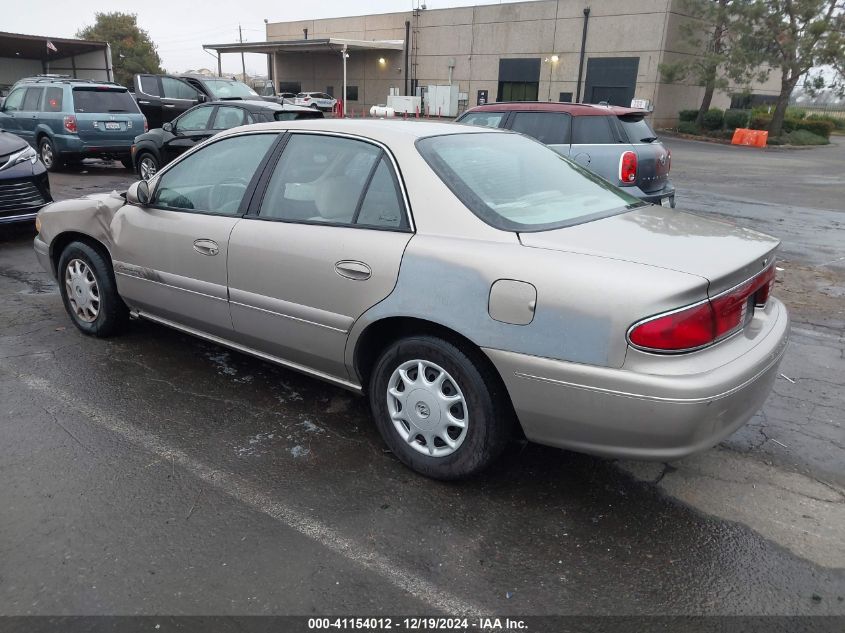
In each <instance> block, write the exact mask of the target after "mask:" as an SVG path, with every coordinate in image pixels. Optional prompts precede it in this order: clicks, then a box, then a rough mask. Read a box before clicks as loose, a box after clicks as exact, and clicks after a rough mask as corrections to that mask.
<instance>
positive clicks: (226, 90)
mask: <svg viewBox="0 0 845 633" xmlns="http://www.w3.org/2000/svg"><path fill="white" fill-rule="evenodd" d="M203 83H204V84H205V85H206V86H208V89H209V90H210V91H211V94H212V95H213V96H214V98H215V99H248V98H250V97H257V96H258V93H257V92H255V90H253V89H252V88H250V87H249V86H247V85H246V84H242V83H241V82H240V81H232V80H231V79H203Z"/></svg>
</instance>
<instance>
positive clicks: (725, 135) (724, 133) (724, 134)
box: [707, 130, 734, 139]
mask: <svg viewBox="0 0 845 633" xmlns="http://www.w3.org/2000/svg"><path fill="white" fill-rule="evenodd" d="M707 136H709V137H710V138H722V139H732V138H733V136H734V130H709V131H708V132H707Z"/></svg>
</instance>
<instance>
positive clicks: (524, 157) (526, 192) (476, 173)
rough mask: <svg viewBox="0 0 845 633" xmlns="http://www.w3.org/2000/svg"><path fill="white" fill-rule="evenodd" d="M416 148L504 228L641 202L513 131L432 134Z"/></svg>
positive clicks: (540, 225) (590, 215)
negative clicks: (508, 132)
mask: <svg viewBox="0 0 845 633" xmlns="http://www.w3.org/2000/svg"><path fill="white" fill-rule="evenodd" d="M417 148H418V150H419V152H420V153H421V154H422V156H423V158H424V159H425V160H426V162H427V163H428V164H429V165H430V166H431V168H432V169H433V170H434V172H435V173H436V174H437V175H438V176H439V177H440V179H441V180H442V181H443V182H444V183H445V184H446V185H447V186H448V187H449V188H450V189H451V190H452V192H453V193H454V194H455V195H456V196H457V197H458V198H459V199H460V200H461V202H463V204H464V205H465V206H466V207H467V208H469V209H470V210H471V211H472V212H473V213H475V214H476V215H477V216H478V217H479V218H481V219H482V220H483V221H484V222H486V223H487V224H490V225H491V226H493V227H495V228H498V229H502V230H505V231H540V230H547V229H554V228H560V227H564V226H569V225H572V224H580V223H582V222H587V221H590V220H594V219H598V218H601V217H607V216H609V215H615V214H617V213H622V212H624V211H626V210H627V209H629V208H631V207H632V206H634V205H638V204H640V201H639V200H637V198H634V197H633V196H630V195H628V194H627V193H624V192H623V191H621V190H619V189H617V188H616V187H614V186H613V185H611V184H610V183H608V182H607V181H605V180H602V179H601V178H599V177H598V176H595V175H593V174H591V173H590V172H588V171H586V170H585V169H583V168H581V167H579V166H577V165H576V164H574V163H573V162H571V161H569V160H567V159H565V158H563V157H562V156H561V155H560V154H558V153H557V152H555V151H554V150H552V149H549V148H548V147H546V146H545V145H542V144H540V143H538V142H537V141H533V140H531V139H529V138H525V137H524V136H519V135H517V134H502V133H490V132H488V133H479V134H450V135H444V136H432V137H428V138H423V139H420V140H419V141H417Z"/></svg>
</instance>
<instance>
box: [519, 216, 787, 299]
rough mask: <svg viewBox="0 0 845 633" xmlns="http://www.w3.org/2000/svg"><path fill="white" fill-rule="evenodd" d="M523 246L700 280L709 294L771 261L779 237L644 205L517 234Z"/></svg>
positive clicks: (737, 281)
mask: <svg viewBox="0 0 845 633" xmlns="http://www.w3.org/2000/svg"><path fill="white" fill-rule="evenodd" d="M519 239H520V241H521V242H522V244H523V245H524V246H528V247H531V248H544V249H549V250H559V251H566V252H573V253H581V254H585V255H594V256H596V257H607V258H611V259H619V260H624V261H630V262H636V263H638V264H645V265H648V266H656V267H659V268H666V269H669V270H675V271H678V272H683V273H687V274H691V275H697V276H699V277H702V278H704V279H706V280H707V281H708V282H710V283H709V287H708V294H709V295H710V296H711V297H712V296H714V295H716V294H719V293H720V292H722V291H724V290H727V289H729V288H732V287H734V286H736V285H737V284H739V283H742V282H743V281H745V280H747V279H749V278H751V277H753V276H754V275H756V274H757V273H759V272H760V271H762V270H763V269H764V268H765V267H766V266H768V265H769V264H771V262H772V258H773V257H774V251H775V250H776V249H777V247H778V245H779V244H780V241H779V240H777V239H775V238H773V237H770V236H768V235H765V234H763V233H758V232H756V231H752V230H750V229H744V228H741V227H738V226H735V225H733V224H729V223H727V222H722V221H717V220H711V219H709V218H703V217H700V216H697V215H693V214H690V213H684V212H679V211H677V210H674V209H665V208H663V207H658V206H651V205H650V206H647V207H641V208H639V209H634V210H633V211H630V212H627V213H622V214H620V215H615V216H612V217H609V218H604V219H601V220H596V221H593V222H586V223H584V224H579V225H576V226H570V227H566V228H562V229H555V230H551V231H538V232H535V233H520V234H519Z"/></svg>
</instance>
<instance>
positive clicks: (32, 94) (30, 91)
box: [21, 88, 44, 112]
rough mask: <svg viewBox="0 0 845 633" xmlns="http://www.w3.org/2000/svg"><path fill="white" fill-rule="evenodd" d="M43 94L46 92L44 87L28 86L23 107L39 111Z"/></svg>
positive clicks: (27, 109) (30, 110)
mask: <svg viewBox="0 0 845 633" xmlns="http://www.w3.org/2000/svg"><path fill="white" fill-rule="evenodd" d="M42 94H44V88H27V89H26V96H25V97H24V98H23V107H22V108H21V109H22V110H24V111H26V112H38V104H39V103H40V102H41V95H42Z"/></svg>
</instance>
